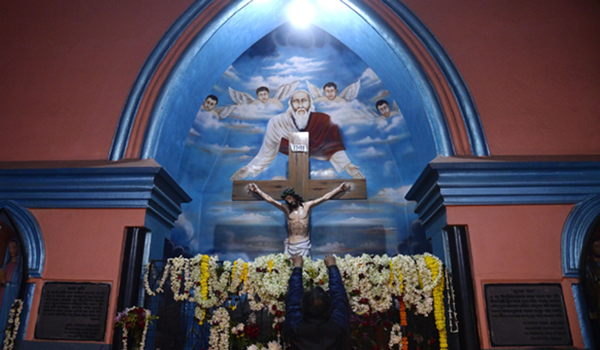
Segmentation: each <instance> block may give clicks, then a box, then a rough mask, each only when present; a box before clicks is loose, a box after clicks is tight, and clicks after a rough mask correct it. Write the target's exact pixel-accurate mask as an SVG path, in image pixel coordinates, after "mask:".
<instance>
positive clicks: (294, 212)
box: [248, 182, 350, 256]
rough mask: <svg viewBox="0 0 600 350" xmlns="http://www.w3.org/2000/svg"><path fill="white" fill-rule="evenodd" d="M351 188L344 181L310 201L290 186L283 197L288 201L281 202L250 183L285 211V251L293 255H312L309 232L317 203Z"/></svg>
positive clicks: (259, 193) (250, 187)
mask: <svg viewBox="0 0 600 350" xmlns="http://www.w3.org/2000/svg"><path fill="white" fill-rule="evenodd" d="M348 189H350V185H349V184H348V183H346V182H343V183H342V184H340V185H339V186H338V187H336V188H334V189H333V190H332V191H330V192H328V193H326V194H325V195H323V196H322V197H320V198H317V199H313V200H310V201H307V202H305V201H303V200H302V197H300V196H299V195H297V194H296V193H295V191H294V189H293V188H288V189H287V190H285V191H283V194H282V195H281V199H283V200H284V201H285V202H286V203H285V204H283V203H280V202H278V201H276V200H275V199H273V197H271V196H269V195H268V194H266V193H264V192H263V191H262V190H261V189H260V188H258V186H256V184H254V183H251V184H249V185H248V190H250V191H251V192H254V193H256V194H258V195H259V196H261V197H262V198H263V199H264V200H265V201H267V202H268V203H270V204H272V205H274V206H275V207H276V208H278V209H280V210H281V211H283V212H284V213H285V217H286V222H287V226H288V238H286V240H285V241H284V245H285V251H284V252H285V253H286V254H288V255H291V256H294V255H301V256H308V255H310V248H311V245H310V232H308V227H309V220H310V211H311V210H312V208H314V207H316V206H317V205H319V204H321V203H324V202H325V201H328V200H329V199H331V198H333V196H335V195H336V194H338V193H341V192H344V191H347V190H348Z"/></svg>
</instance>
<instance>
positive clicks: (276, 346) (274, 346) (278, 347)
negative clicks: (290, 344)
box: [246, 341, 281, 350]
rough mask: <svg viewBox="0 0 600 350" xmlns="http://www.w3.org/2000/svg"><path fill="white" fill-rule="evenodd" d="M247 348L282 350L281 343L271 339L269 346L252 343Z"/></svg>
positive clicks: (250, 349) (254, 349) (249, 349)
mask: <svg viewBox="0 0 600 350" xmlns="http://www.w3.org/2000/svg"><path fill="white" fill-rule="evenodd" d="M246 350H281V345H279V343H277V342H276V341H270V342H269V343H268V344H267V346H263V345H262V344H252V345H250V346H248V347H247V348H246Z"/></svg>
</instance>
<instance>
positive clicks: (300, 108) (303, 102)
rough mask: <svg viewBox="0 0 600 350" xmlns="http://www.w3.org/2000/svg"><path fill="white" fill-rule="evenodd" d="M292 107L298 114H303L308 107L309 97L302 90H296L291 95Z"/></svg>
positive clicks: (306, 111)
mask: <svg viewBox="0 0 600 350" xmlns="http://www.w3.org/2000/svg"><path fill="white" fill-rule="evenodd" d="M292 108H293V109H294V112H296V113H297V114H298V115H299V116H304V115H306V114H307V113H308V110H309V109H310V97H309V96H308V94H307V93H306V92H304V91H298V92H296V93H294V94H293V95H292Z"/></svg>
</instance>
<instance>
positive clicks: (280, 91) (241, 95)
mask: <svg viewBox="0 0 600 350" xmlns="http://www.w3.org/2000/svg"><path fill="white" fill-rule="evenodd" d="M298 83H300V80H296V81H293V82H291V83H289V84H283V85H281V86H280V87H278V88H277V91H276V92H275V96H273V97H271V94H270V91H269V88H268V87H266V86H261V87H259V88H258V89H256V98H254V97H253V96H252V95H250V94H249V93H247V92H241V91H236V90H234V89H232V88H231V87H230V88H229V97H230V98H231V100H232V101H233V102H234V103H235V104H238V105H247V104H254V105H261V104H262V105H268V104H273V105H275V106H277V107H278V108H283V104H282V103H281V101H283V100H285V99H287V98H289V97H290V95H291V94H292V92H294V90H295V89H296V87H297V86H298Z"/></svg>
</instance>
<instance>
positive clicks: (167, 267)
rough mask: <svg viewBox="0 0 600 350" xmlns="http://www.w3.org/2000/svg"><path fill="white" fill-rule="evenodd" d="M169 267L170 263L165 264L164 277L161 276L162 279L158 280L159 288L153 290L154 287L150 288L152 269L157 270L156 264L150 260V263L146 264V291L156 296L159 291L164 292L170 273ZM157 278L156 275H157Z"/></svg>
mask: <svg viewBox="0 0 600 350" xmlns="http://www.w3.org/2000/svg"><path fill="white" fill-rule="evenodd" d="M169 267H170V264H168V263H167V264H166V265H165V268H164V269H163V274H162V277H161V279H160V281H159V282H158V288H156V290H152V288H150V270H152V271H153V272H155V270H154V264H153V263H152V262H150V263H148V265H146V273H145V274H144V287H145V288H146V293H147V294H148V295H150V296H155V295H157V294H158V293H162V292H164V289H163V287H164V285H165V282H166V281H167V276H168V275H169ZM153 275H154V274H153ZM155 278H156V276H155Z"/></svg>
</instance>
